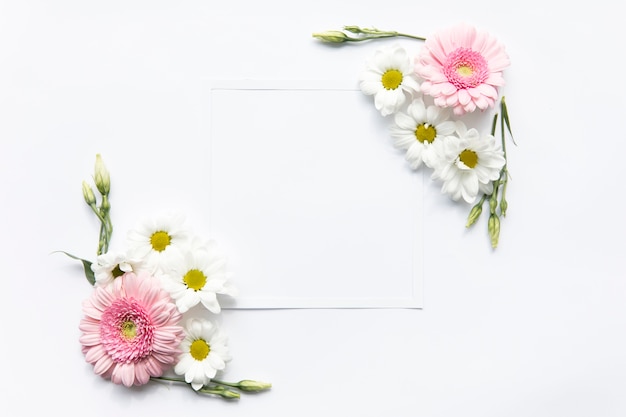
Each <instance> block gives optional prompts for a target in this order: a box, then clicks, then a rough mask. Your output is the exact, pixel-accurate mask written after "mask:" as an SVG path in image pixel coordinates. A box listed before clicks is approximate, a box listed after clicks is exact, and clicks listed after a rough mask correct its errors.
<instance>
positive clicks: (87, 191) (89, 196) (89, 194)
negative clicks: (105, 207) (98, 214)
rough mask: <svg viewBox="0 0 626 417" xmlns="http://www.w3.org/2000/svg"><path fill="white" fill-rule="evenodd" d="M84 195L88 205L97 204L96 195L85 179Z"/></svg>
mask: <svg viewBox="0 0 626 417" xmlns="http://www.w3.org/2000/svg"><path fill="white" fill-rule="evenodd" d="M83 197H84V198H85V202H86V203H87V204H88V205H90V206H93V205H95V204H96V196H95V195H94V193H93V190H92V189H91V187H90V186H89V184H87V182H86V181H83Z"/></svg>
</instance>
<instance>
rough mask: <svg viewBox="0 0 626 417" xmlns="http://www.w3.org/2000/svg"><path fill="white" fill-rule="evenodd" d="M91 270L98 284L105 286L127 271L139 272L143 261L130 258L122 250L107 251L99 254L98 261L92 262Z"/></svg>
mask: <svg viewBox="0 0 626 417" xmlns="http://www.w3.org/2000/svg"><path fill="white" fill-rule="evenodd" d="M91 270H92V271H93V273H94V276H95V279H96V286H101V287H104V286H106V285H108V284H110V283H112V282H113V281H114V280H115V278H117V277H120V276H122V275H124V274H125V273H126V272H139V271H140V270H142V262H141V260H140V259H133V258H129V257H128V256H126V254H125V253H122V252H107V253H105V254H102V255H100V256H98V258H97V259H96V262H94V263H92V264H91Z"/></svg>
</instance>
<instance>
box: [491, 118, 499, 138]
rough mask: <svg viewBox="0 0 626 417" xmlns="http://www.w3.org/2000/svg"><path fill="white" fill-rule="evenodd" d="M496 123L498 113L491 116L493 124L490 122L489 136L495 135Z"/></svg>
mask: <svg viewBox="0 0 626 417" xmlns="http://www.w3.org/2000/svg"><path fill="white" fill-rule="evenodd" d="M497 123H498V113H496V114H494V115H493V122H491V135H495V134H496V125H497Z"/></svg>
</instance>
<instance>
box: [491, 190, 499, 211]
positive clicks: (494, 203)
mask: <svg viewBox="0 0 626 417" xmlns="http://www.w3.org/2000/svg"><path fill="white" fill-rule="evenodd" d="M496 207H498V200H497V196H496V190H493V194H492V195H491V197H490V198H489V213H491V214H496Z"/></svg>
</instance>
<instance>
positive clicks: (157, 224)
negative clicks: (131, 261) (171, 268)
mask: <svg viewBox="0 0 626 417" xmlns="http://www.w3.org/2000/svg"><path fill="white" fill-rule="evenodd" d="M184 221H185V218H184V216H183V215H180V214H168V215H159V216H155V217H152V218H146V219H144V220H143V221H141V222H140V223H139V224H138V225H137V226H136V227H135V229H133V230H131V231H130V232H129V233H128V254H129V255H130V256H131V257H133V258H137V259H143V260H144V264H145V265H146V267H147V268H149V270H150V272H152V273H155V272H157V271H158V270H159V269H163V268H167V265H168V263H169V262H171V259H172V258H173V257H174V258H175V257H176V255H177V254H178V253H179V252H180V249H181V248H182V247H183V246H185V245H186V244H187V243H188V241H189V233H188V231H187V230H186V229H185V227H184Z"/></svg>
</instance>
